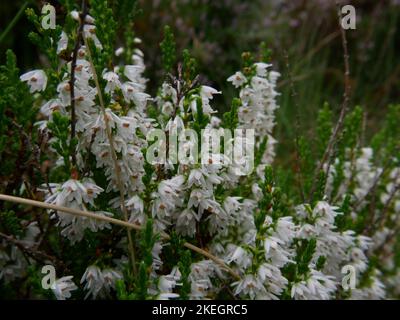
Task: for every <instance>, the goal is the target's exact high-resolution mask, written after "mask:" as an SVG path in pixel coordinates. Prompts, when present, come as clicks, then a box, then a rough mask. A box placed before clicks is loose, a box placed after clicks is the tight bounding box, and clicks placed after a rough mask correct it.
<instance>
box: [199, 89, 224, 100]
mask: <svg viewBox="0 0 400 320" xmlns="http://www.w3.org/2000/svg"><path fill="white" fill-rule="evenodd" d="M214 94H221V91H218V90H216V89H214V88H211V87H209V86H201V89H200V96H201V98H202V99H203V100H207V101H208V100H211V99H212V98H213V95H214Z"/></svg>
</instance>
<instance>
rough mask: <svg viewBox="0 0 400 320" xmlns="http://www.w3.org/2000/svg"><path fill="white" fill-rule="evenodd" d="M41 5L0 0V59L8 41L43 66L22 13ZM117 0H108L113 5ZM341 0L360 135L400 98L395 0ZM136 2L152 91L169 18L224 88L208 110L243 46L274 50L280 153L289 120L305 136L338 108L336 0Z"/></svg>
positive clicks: (23, 58)
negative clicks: (362, 118) (352, 12)
mask: <svg viewBox="0 0 400 320" xmlns="http://www.w3.org/2000/svg"><path fill="white" fill-rule="evenodd" d="M132 1H134V0H132ZM46 2H47V1H46ZM46 2H45V1H34V0H31V1H25V0H14V1H5V0H2V1H1V2H0V15H1V17H0V25H1V31H0V37H1V38H0V61H1V63H3V62H4V59H5V50H6V49H8V48H11V49H12V50H13V51H14V52H15V53H16V55H17V58H18V66H19V67H20V68H21V69H22V70H28V69H31V68H33V67H35V66H36V65H38V64H40V63H46V61H45V60H44V58H43V57H42V56H41V55H40V53H39V52H38V51H37V50H36V48H35V47H34V46H32V44H31V43H30V42H29V40H28V39H27V35H28V33H29V31H30V30H31V26H30V24H29V22H28V21H27V19H26V17H25V15H24V13H23V11H24V8H26V7H28V6H29V7H33V8H36V10H37V11H39V10H40V8H41V7H42V6H43V5H44V4H45V3H46ZM49 2H50V3H51V4H53V5H55V6H56V10H57V14H58V19H62V17H63V16H64V15H65V12H63V8H62V6H61V5H60V3H59V2H58V1H49ZM116 2H117V0H110V6H114V5H115V3H116ZM342 3H343V4H352V5H354V6H355V8H356V12H357V29H356V30H349V31H348V32H347V36H348V41H349V52H350V69H351V85H352V105H361V106H362V107H363V108H364V109H365V110H366V111H367V119H366V120H367V121H366V128H367V130H366V133H367V135H370V134H372V133H373V132H374V128H376V127H377V126H378V125H379V124H380V121H381V120H382V119H383V116H384V114H385V111H386V109H387V105H388V104H389V103H398V102H399V79H400V63H399V62H400V46H399V40H400V39H399V32H400V28H399V27H400V25H399V22H400V20H399V14H400V1H399V0H380V1H376V0H365V1H342ZM77 4H79V1H77ZM137 8H138V9H139V10H138V12H137V14H136V18H135V21H134V23H135V25H134V30H132V32H135V34H136V35H137V36H138V37H140V38H141V39H142V40H143V43H142V44H140V49H141V50H142V51H143V52H144V53H145V57H146V59H145V60H146V64H147V77H148V78H149V79H150V82H149V91H150V93H152V94H154V93H155V92H156V89H157V86H158V85H159V84H160V82H162V79H163V78H162V70H161V62H160V50H159V42H160V41H161V39H162V34H163V28H164V25H166V24H168V25H170V26H171V28H172V30H173V31H174V33H175V38H176V42H177V46H178V52H181V50H182V49H184V48H188V49H190V51H191V52H192V54H193V55H194V57H196V59H197V61H198V69H199V73H200V74H201V75H203V77H202V79H203V81H204V82H205V83H207V84H209V85H212V86H214V87H215V88H217V89H218V90H222V91H223V92H224V95H223V96H221V97H218V98H217V99H216V100H215V103H216V104H215V105H214V107H215V108H217V109H218V110H220V111H224V110H226V109H227V108H228V107H229V105H230V100H231V98H232V96H233V95H234V94H235V91H234V90H233V88H232V87H231V86H230V85H229V84H227V83H226V78H227V77H228V76H230V75H231V74H233V73H234V72H235V71H236V70H238V69H239V68H240V65H241V53H242V52H243V51H253V52H256V51H257V50H258V47H259V44H260V42H261V41H265V42H266V43H267V45H268V47H269V48H271V49H272V62H273V64H274V68H276V69H277V70H279V71H280V72H281V74H282V77H281V79H280V82H279V91H280V93H281V96H280V97H279V103H280V106H281V108H280V110H279V112H278V119H277V121H278V123H279V125H278V126H277V132H276V134H275V136H276V137H277V139H278V140H279V141H280V144H279V149H278V151H279V154H280V156H281V159H282V160H284V159H283V158H290V157H291V156H292V155H291V153H290V152H289V153H288V152H287V151H286V150H289V149H291V148H289V145H290V144H292V143H293V142H292V141H293V138H294V136H295V134H296V129H295V128H296V126H295V125H294V123H295V121H296V120H295V119H296V117H298V118H299V120H300V121H299V122H300V128H299V129H300V131H301V132H307V133H308V134H310V135H311V134H312V132H313V128H314V125H315V118H316V114H317V110H318V109H319V108H320V107H321V106H322V105H323V103H324V102H325V101H327V102H329V104H330V105H331V107H332V108H333V110H335V111H338V110H339V108H340V104H341V101H342V95H343V90H344V89H343V87H344V84H343V50H342V43H341V39H340V31H339V27H338V19H337V12H336V5H335V1H333V0H307V1H306V0H304V1H302V0H286V1H278V0H271V1H261V0H252V1H238V0H219V1H215V0H192V1H191V0H180V1H164V0H138V6H137ZM119 45H122V43H120V42H119V40H117V44H116V47H118V46H119ZM287 62H289V65H290V70H288V68H287ZM289 71H290V74H291V77H292V79H293V84H294V89H295V91H296V96H295V97H293V95H292V92H291V86H290V81H289V76H288V73H289ZM399 120H400V119H399Z"/></svg>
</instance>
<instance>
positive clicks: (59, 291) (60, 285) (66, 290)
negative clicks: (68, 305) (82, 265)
mask: <svg viewBox="0 0 400 320" xmlns="http://www.w3.org/2000/svg"><path fill="white" fill-rule="evenodd" d="M72 278H73V276H67V277H62V278H60V279H57V280H56V281H55V282H54V283H53V285H52V288H51V289H52V290H53V293H54V295H55V296H56V298H57V300H65V299H68V298H71V291H73V290H76V289H78V287H77V286H76V285H75V283H73V282H72Z"/></svg>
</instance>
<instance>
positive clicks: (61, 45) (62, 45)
mask: <svg viewBox="0 0 400 320" xmlns="http://www.w3.org/2000/svg"><path fill="white" fill-rule="evenodd" d="M67 47H68V36H67V34H66V33H65V32H64V31H62V32H61V35H60V39H59V40H58V42H57V54H60V53H61V52H62V51H64V50H66V49H67Z"/></svg>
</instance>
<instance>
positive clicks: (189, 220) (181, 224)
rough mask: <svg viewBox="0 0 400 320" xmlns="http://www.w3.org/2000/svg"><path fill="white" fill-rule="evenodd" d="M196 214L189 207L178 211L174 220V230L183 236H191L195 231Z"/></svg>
mask: <svg viewBox="0 0 400 320" xmlns="http://www.w3.org/2000/svg"><path fill="white" fill-rule="evenodd" d="M198 220H199V218H198V216H197V214H196V213H195V212H194V211H193V210H191V209H185V210H183V211H182V212H181V213H179V215H178V218H177V220H176V231H177V233H178V234H181V235H183V236H190V237H191V236H193V235H194V234H195V233H196V222H197V221H198Z"/></svg>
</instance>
